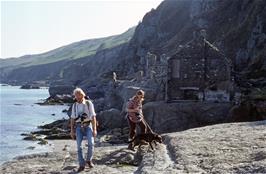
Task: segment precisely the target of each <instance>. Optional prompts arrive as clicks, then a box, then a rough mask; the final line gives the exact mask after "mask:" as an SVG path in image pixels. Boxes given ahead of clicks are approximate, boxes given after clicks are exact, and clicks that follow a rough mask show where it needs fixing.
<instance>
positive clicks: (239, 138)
mask: <svg viewBox="0 0 266 174" xmlns="http://www.w3.org/2000/svg"><path fill="white" fill-rule="evenodd" d="M265 137H266V121H258V122H245V123H226V124H218V125H213V126H206V127H202V128H194V129H189V130H186V131H182V132H174V133H167V134H163V139H164V142H163V144H160V145H158V146H156V150H155V151H151V149H149V147H148V146H143V148H142V149H140V150H138V151H136V152H133V151H129V150H127V148H126V147H127V146H126V144H117V145H112V144H110V143H107V142H106V143H102V144H101V143H100V142H101V141H102V140H103V137H102V136H98V137H97V139H96V145H95V147H96V148H95V156H94V163H95V164H96V166H95V168H93V169H89V168H86V169H85V171H84V172H83V173H87V172H90V173H265V172H266V167H265V166H266V147H265V141H266V138H265ZM51 143H52V144H53V146H52V149H53V150H52V152H51V153H41V154H33V155H26V156H20V157H17V158H15V159H14V160H12V161H9V162H6V163H4V164H2V165H1V172H2V173H5V174H13V173H51V174H54V173H58V174H59V173H60V174H66V173H75V170H76V169H77V161H76V144H75V141H73V140H52V141H51ZM85 149H86V145H84V150H85ZM25 166H26V167H25Z"/></svg>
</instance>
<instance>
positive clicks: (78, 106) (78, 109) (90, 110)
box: [70, 100, 96, 120]
mask: <svg viewBox="0 0 266 174" xmlns="http://www.w3.org/2000/svg"><path fill="white" fill-rule="evenodd" d="M87 102H88V104H89V107H88V105H87V103H86V100H83V101H82V103H78V102H75V103H74V104H73V106H72V112H71V116H70V117H71V118H77V117H78V116H79V115H81V114H83V113H86V114H87V115H88V117H89V119H90V120H92V117H95V116H96V113H95V110H94V105H93V103H92V102H91V101H90V100H87Z"/></svg>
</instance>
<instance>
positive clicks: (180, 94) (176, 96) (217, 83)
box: [166, 37, 232, 102]
mask: <svg viewBox="0 0 266 174" xmlns="http://www.w3.org/2000/svg"><path fill="white" fill-rule="evenodd" d="M230 72H231V67H230V62H229V61H228V59H227V58H226V57H225V56H224V55H223V54H222V53H221V52H220V51H219V50H218V49H217V48H216V47H215V46H213V45H212V44H211V43H210V42H208V41H207V40H206V39H205V38H203V37H200V38H198V39H194V40H192V41H191V42H190V43H188V44H187V45H184V46H179V50H178V51H177V52H176V53H174V54H173V55H172V56H170V58H169V59H168V75H167V84H166V100H167V101H178V100H199V101H217V102H227V101H230V99H231V97H230V94H231V93H232V82H231V75H230Z"/></svg>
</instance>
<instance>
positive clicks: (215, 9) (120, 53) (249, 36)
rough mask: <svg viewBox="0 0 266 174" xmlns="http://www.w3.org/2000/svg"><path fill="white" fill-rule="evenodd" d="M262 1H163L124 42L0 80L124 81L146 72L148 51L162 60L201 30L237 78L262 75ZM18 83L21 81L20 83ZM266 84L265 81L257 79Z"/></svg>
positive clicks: (265, 35) (265, 67)
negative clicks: (112, 76) (115, 77)
mask: <svg viewBox="0 0 266 174" xmlns="http://www.w3.org/2000/svg"><path fill="white" fill-rule="evenodd" d="M265 19H266V1H264V0H236V1H231V0H223V1H220V0H179V1H172V0H166V1H164V2H162V3H161V4H160V5H159V7H158V8H157V9H156V10H151V11H150V12H148V13H147V14H146V15H145V16H144V17H143V20H142V22H141V23H140V24H139V25H138V26H137V27H136V30H135V33H134V35H133V37H132V39H131V41H130V42H129V43H124V44H121V45H119V46H116V47H114V48H107V49H102V50H100V51H98V52H97V53H96V54H95V55H91V56H87V57H84V58H81V59H79V60H68V61H65V60H62V61H59V62H56V63H50V64H45V65H38V66H30V67H26V68H19V69H15V70H13V71H12V72H10V73H4V72H3V71H2V70H1V76H2V77H1V79H2V81H10V80H18V81H20V82H25V80H26V81H32V80H48V81H49V82H51V81H58V80H61V81H65V82H69V83H72V84H75V83H76V84H83V85H85V84H88V83H89V82H91V81H92V79H94V80H93V81H96V79H97V78H101V77H103V76H104V75H106V74H110V73H111V72H112V71H116V72H117V74H118V77H120V78H126V77H129V76H132V74H133V73H135V72H137V71H139V70H143V69H144V68H145V63H143V62H145V59H146V57H145V56H146V55H147V52H151V53H154V54H156V55H157V56H159V57H160V58H162V59H163V58H165V57H167V56H169V55H171V54H173V53H174V52H176V51H177V49H178V48H179V47H180V46H181V45H184V44H186V43H188V42H190V41H191V40H192V39H193V37H194V36H195V35H197V33H199V31H203V30H204V33H205V34H204V35H205V36H206V39H207V40H208V41H210V42H211V43H213V44H214V45H215V46H216V47H218V48H219V49H220V50H221V51H222V52H223V54H225V56H226V57H228V58H229V59H231V61H232V63H233V66H234V69H235V71H236V74H235V75H236V76H239V77H238V78H239V80H240V81H241V80H242V81H243V79H251V78H252V79H260V78H263V77H265V75H266V59H265V55H266V52H265V50H266V49H265V47H266V46H265V45H266V20H265ZM22 79H23V80H22ZM262 81H263V82H262V83H265V78H264V80H262Z"/></svg>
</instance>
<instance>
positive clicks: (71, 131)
mask: <svg viewBox="0 0 266 174" xmlns="http://www.w3.org/2000/svg"><path fill="white" fill-rule="evenodd" d="M74 117H75V112H74V104H73V105H72V111H71V116H70V136H71V138H72V139H73V140H74V139H75V130H74V124H75V119H74Z"/></svg>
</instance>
